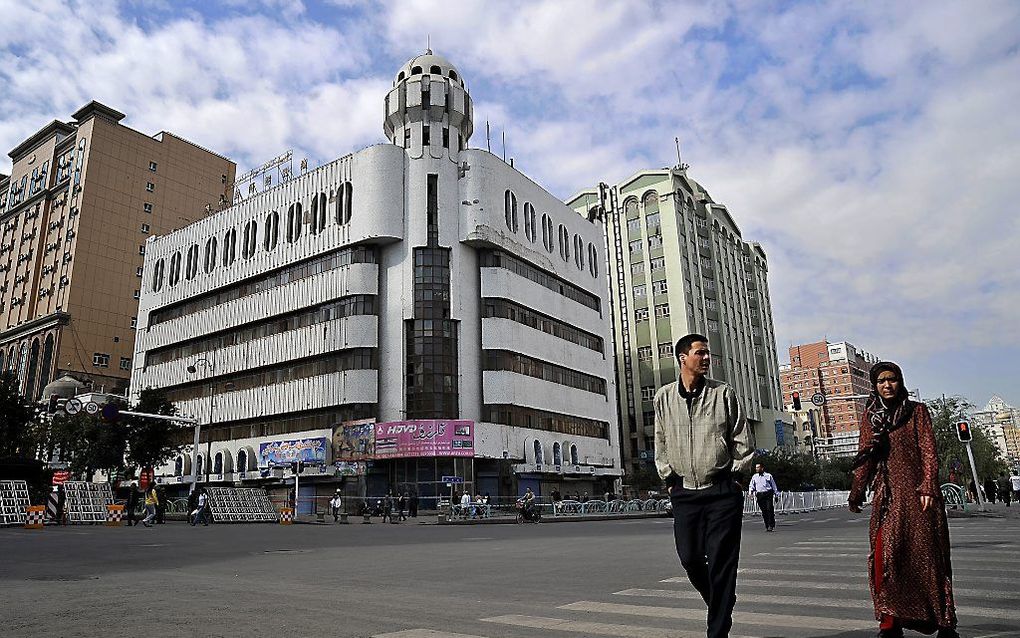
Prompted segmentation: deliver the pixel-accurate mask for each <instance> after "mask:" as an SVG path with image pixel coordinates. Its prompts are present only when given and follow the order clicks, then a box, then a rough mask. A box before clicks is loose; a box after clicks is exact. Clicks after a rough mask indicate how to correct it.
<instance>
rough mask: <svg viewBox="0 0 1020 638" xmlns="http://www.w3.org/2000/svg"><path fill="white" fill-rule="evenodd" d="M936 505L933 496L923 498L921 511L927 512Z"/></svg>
mask: <svg viewBox="0 0 1020 638" xmlns="http://www.w3.org/2000/svg"><path fill="white" fill-rule="evenodd" d="M934 504H935V499H934V497H931V496H922V497H921V511H922V512H927V511H928V510H929V509H931V506H932V505H934Z"/></svg>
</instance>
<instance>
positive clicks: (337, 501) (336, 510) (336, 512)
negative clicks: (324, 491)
mask: <svg viewBox="0 0 1020 638" xmlns="http://www.w3.org/2000/svg"><path fill="white" fill-rule="evenodd" d="M329 506H330V508H332V510H333V522H334V523H335V522H337V521H338V520H340V508H341V507H343V501H342V500H341V498H340V490H337V491H336V494H335V495H334V496H333V498H331V499H330V500H329Z"/></svg>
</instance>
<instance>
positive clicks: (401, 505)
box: [397, 492, 407, 521]
mask: <svg viewBox="0 0 1020 638" xmlns="http://www.w3.org/2000/svg"><path fill="white" fill-rule="evenodd" d="M397 520H399V521H406V520H407V492H404V493H403V494H401V495H400V498H398V499H397Z"/></svg>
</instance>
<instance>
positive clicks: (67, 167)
mask: <svg viewBox="0 0 1020 638" xmlns="http://www.w3.org/2000/svg"><path fill="white" fill-rule="evenodd" d="M71 117H72V121H70V122H61V121H58V120H54V121H53V122H51V123H49V124H47V125H46V126H44V127H43V128H42V129H41V130H39V131H38V132H37V133H35V134H34V135H32V136H31V137H29V138H28V139H26V140H25V141H24V142H22V143H21V144H19V145H18V146H17V147H15V148H14V149H13V150H12V151H11V152H10V157H11V160H12V161H13V165H12V171H11V175H10V177H3V178H0V369H5V368H6V369H10V370H14V371H16V372H17V374H18V376H19V379H20V382H21V390H22V392H23V393H24V394H26V395H27V396H29V397H30V398H33V399H34V398H36V397H38V396H39V394H40V392H41V391H42V388H43V387H44V386H45V385H46V384H47V383H49V382H50V381H52V380H53V379H55V378H57V377H60V376H62V375H64V374H67V373H71V374H73V375H74V376H76V377H78V378H79V379H80V380H81V381H84V382H86V384H88V385H89V386H91V387H92V389H94V390H95V391H103V390H105V391H108V392H109V391H117V392H121V391H124V390H126V388H127V385H128V380H129V378H130V375H131V366H132V362H131V357H132V356H133V355H134V340H135V339H134V337H135V318H136V315H137V311H138V298H139V295H140V290H141V288H142V261H143V259H144V256H143V255H144V251H145V241H146V239H147V238H148V237H149V236H150V235H152V234H154V233H163V232H166V231H168V230H170V229H172V228H175V227H179V226H182V225H184V223H186V222H187V221H190V220H195V219H197V218H198V217H200V216H201V215H202V214H203V209H204V208H205V207H206V206H210V207H215V206H217V205H218V204H219V203H220V202H221V201H229V197H230V185H231V184H233V180H234V163H233V162H231V161H230V160H228V159H226V158H224V157H221V156H219V155H217V154H215V153H212V152H210V151H207V150H206V149H203V148H201V147H199V146H196V145H194V144H192V143H190V142H187V141H185V140H183V139H180V138H178V137H175V136H174V135H171V134H170V133H166V132H162V133H159V134H157V135H155V136H149V135H145V134H143V133H140V132H138V131H135V130H133V129H131V128H129V127H127V126H125V125H123V124H122V123H121V120H123V119H124V114H122V113H118V112H117V111H115V110H113V109H111V108H109V107H107V106H104V105H103V104H100V103H98V102H90V103H88V104H86V105H85V106H83V107H82V108H81V109H79V110H78V111H77V112H76V113H74V114H73V115H72V116H71Z"/></svg>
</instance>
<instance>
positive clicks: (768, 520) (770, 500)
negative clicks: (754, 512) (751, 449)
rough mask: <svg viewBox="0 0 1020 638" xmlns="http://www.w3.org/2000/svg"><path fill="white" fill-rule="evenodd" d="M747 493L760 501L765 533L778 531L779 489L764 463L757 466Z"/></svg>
mask: <svg viewBox="0 0 1020 638" xmlns="http://www.w3.org/2000/svg"><path fill="white" fill-rule="evenodd" d="M747 492H748V494H750V495H751V496H753V497H754V498H755V500H757V501H758V509H760V510H761V519H762V521H763V522H764V523H765V531H766V532H774V531H776V499H777V498H779V487H777V486H776V479H774V478H772V475H771V474H769V473H768V472H766V471H765V464H764V463H761V462H759V463H756V464H755V466H754V474H752V475H751V486H750V487H749V488H748V490H747Z"/></svg>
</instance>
